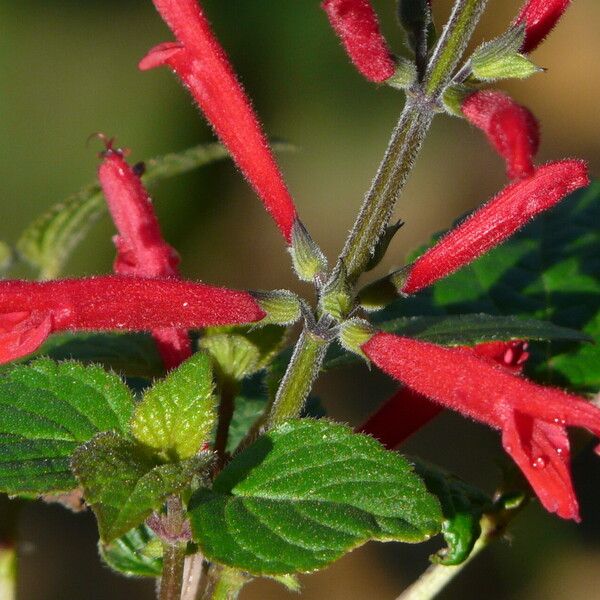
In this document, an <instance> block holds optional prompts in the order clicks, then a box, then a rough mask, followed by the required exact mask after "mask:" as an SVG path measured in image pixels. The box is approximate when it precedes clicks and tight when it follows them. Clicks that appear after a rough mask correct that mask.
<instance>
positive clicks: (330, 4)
mask: <svg viewBox="0 0 600 600" xmlns="http://www.w3.org/2000/svg"><path fill="white" fill-rule="evenodd" d="M321 7H322V8H323V10H324V11H325V12H326V13H327V16H328V17H329V22H330V23H331V26H332V27H333V29H334V30H335V32H336V33H337V34H338V36H339V37H340V39H341V40H342V43H343V44H344V47H345V48H346V52H347V53H348V55H349V56H350V59H351V60H352V62H353V63H354V66H355V67H356V68H357V69H358V70H359V71H360V73H361V74H362V75H363V76H364V77H366V78H367V79H368V80H370V81H374V82H375V83H382V82H383V81H386V80H387V79H389V78H390V77H391V76H392V75H393V74H394V73H395V71H396V63H395V62H394V59H393V58H392V55H391V52H390V49H389V47H388V45H387V42H386V41H385V39H384V37H383V36H382V35H381V32H380V30H379V23H378V22H377V15H376V14H375V11H374V10H373V7H372V6H371V3H370V2H369V0H325V1H324V2H323V3H322V4H321Z"/></svg>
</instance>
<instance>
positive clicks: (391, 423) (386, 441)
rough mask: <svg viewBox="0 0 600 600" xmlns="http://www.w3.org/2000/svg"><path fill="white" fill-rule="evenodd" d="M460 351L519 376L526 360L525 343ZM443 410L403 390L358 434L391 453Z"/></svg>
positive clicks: (467, 347) (427, 400)
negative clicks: (491, 362) (483, 359)
mask: <svg viewBox="0 0 600 600" xmlns="http://www.w3.org/2000/svg"><path fill="white" fill-rule="evenodd" d="M463 349H464V350H465V351H467V352H471V353H473V354H474V355H475V356H480V357H483V358H487V359H489V360H491V361H494V362H496V363H497V364H499V365H502V366H503V367H505V368H507V369H510V370H511V371H513V372H514V373H521V372H522V370H523V364H524V363H525V361H526V360H527V358H528V357H529V354H528V353H527V352H526V349H527V343H526V342H522V341H512V342H486V343H483V344H477V345H476V346H473V347H470V346H464V347H463ZM443 409H444V407H443V406H441V405H439V404H435V403H434V402H431V400H429V399H428V398H427V397H426V396H423V395H422V394H419V393H417V392H415V391H413V390H411V389H410V388H408V387H402V388H400V389H399V390H398V391H397V392H396V393H395V394H394V395H393V396H392V397H391V398H390V399H389V400H387V401H386V402H384V403H383V404H382V405H381V406H380V407H379V408H378V409H377V411H376V412H375V413H373V414H372V415H371V416H370V417H369V418H368V419H367V420H366V421H365V422H364V423H363V424H362V425H361V426H360V427H359V428H358V429H357V431H358V432H359V433H366V434H368V435H371V436H373V437H374V438H375V439H377V440H379V442H381V443H382V444H383V445H384V446H385V447H386V448H387V449H388V450H393V449H394V448H397V447H398V446H399V445H400V444H402V443H403V442H404V441H405V440H406V439H407V438H409V437H410V436H411V435H412V434H413V433H416V432H417V431H419V429H421V428H422V427H424V426H425V425H427V423H429V421H431V420H432V419H434V418H435V417H437V415H438V414H439V413H440V412H442V410H443Z"/></svg>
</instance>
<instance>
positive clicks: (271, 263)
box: [0, 0, 600, 600]
mask: <svg viewBox="0 0 600 600" xmlns="http://www.w3.org/2000/svg"><path fill="white" fill-rule="evenodd" d="M203 4H204V6H205V8H206V11H207V13H208V14H209V16H210V18H211V20H212V22H213V24H214V28H215V30H216V31H217V33H218V35H219V37H220V39H221V40H222V42H223V45H224V46H225V47H226V49H227V51H228V52H229V54H230V56H231V58H232V61H233V63H234V64H235V66H236V69H237V70H238V72H239V74H240V77H241V79H242V80H243V82H244V84H245V86H246V88H247V91H248V93H249V94H250V95H251V97H252V98H253V100H254V103H255V106H256V108H257V111H258V112H259V114H260V115H261V118H262V120H263V122H264V124H265V128H266V130H267V131H268V132H269V135H273V136H277V137H281V138H284V139H286V140H289V141H291V142H293V143H294V144H295V145H296V146H297V147H298V151H297V152H295V153H291V154H290V153H288V154H285V155H281V156H280V162H281V165H282V169H283V171H284V173H285V177H286V180H287V182H288V183H289V186H290V189H291V190H292V192H293V194H294V197H295V199H296V203H297V206H298V208H299V212H300V213H301V215H302V219H303V221H304V222H305V223H306V225H307V226H308V228H309V229H310V231H311V233H312V235H313V237H315V239H316V240H318V242H319V243H320V244H321V246H322V247H323V249H324V250H325V251H326V252H327V254H328V255H329V256H330V257H334V256H335V255H336V253H337V252H338V251H339V249H340V247H341V245H342V243H343V240H344V237H345V235H346V232H347V230H348V228H349V227H350V226H351V223H352V221H353V218H354V215H355V212H356V210H357V209H358V207H359V205H360V201H361V198H362V196H363V194H364V192H365V191H366V189H367V188H368V186H369V183H370V180H371V178H372V176H373V174H374V171H375V169H376V167H377V164H378V163H379V160H380V158H381V156H382V154H383V151H384V149H385V146H386V143H387V139H388V136H389V132H390V131H391V129H392V127H393V125H394V123H395V120H396V118H397V116H398V115H399V113H400V110H401V107H402V102H403V100H402V96H401V95H400V94H398V93H396V92H394V91H393V90H389V89H384V88H378V87H376V86H373V85H370V84H368V83H367V82H365V81H363V80H362V79H361V77H360V76H359V75H358V73H357V72H356V71H355V70H354V69H353V68H352V67H351V65H350V64H349V62H348V61H347V60H346V57H345V55H344V53H343V51H342V50H341V48H340V46H339V44H338V42H337V40H336V38H335V37H334V36H333V35H332V32H331V31H330V29H329V27H328V24H327V21H326V18H325V16H324V14H323V13H322V11H321V10H320V9H319V6H318V0H284V1H275V0H226V1H224V0H205V1H204V2H203ZM374 4H375V5H376V8H377V9H378V11H379V14H380V16H381V20H382V26H383V29H384V31H385V33H386V35H387V37H388V40H389V41H390V44H391V45H392V46H393V47H394V49H396V50H398V51H399V50H400V49H401V48H402V45H403V38H402V34H401V32H400V30H399V29H398V28H397V27H396V24H395V20H394V1H393V0H378V1H374ZM434 5H435V13H436V17H437V22H438V24H441V23H442V22H443V20H444V19H445V18H446V17H447V15H448V10H449V6H450V1H449V0H445V1H442V0H436V2H435V3H434ZM519 5H520V2H519V0H490V3H489V10H488V11H487V13H486V15H485V17H484V19H483V22H482V25H481V27H480V28H479V30H478V32H477V34H476V40H477V41H480V40H482V39H490V38H491V37H492V36H494V35H496V34H499V33H501V32H502V31H503V30H504V29H505V28H506V26H507V24H508V23H509V22H510V20H511V19H512V17H513V15H514V14H515V13H516V11H517V9H518V7H519ZM0 22H1V26H0V31H1V35H0V82H1V86H2V87H1V90H0V91H1V93H0V117H1V118H0V148H1V156H0V192H1V196H0V198H1V199H2V203H3V211H4V218H2V219H0V239H5V240H7V241H10V242H14V241H15V240H16V237H17V235H18V233H19V232H20V231H21V229H22V228H23V227H24V226H25V225H26V224H27V223H28V222H29V221H30V220H31V219H32V218H33V217H34V216H35V215H37V214H38V213H39V212H41V211H42V210H44V209H46V208H47V207H49V206H50V205H52V204H53V203H54V202H56V201H58V200H60V199H62V198H64V197H66V196H68V195H69V194H70V193H72V192H74V191H76V190H77V189H79V188H80V187H81V186H82V185H83V184H85V183H87V182H89V181H90V180H92V179H93V178H94V176H95V168H96V165H97V162H98V161H97V158H96V151H97V150H96V149H95V145H94V144H92V145H91V146H90V147H86V144H85V142H86V138H87V137H88V136H89V135H90V134H91V133H93V132H97V131H102V132H105V133H106V134H108V135H115V136H117V137H118V141H119V143H120V144H121V145H123V146H127V147H130V148H131V149H132V158H133V159H134V160H141V159H144V158H148V157H150V156H154V155H157V154H163V153H166V152H170V151H175V150H178V149H183V148H186V147H188V146H191V145H193V144H196V143H199V142H200V141H203V140H210V139H212V135H211V132H210V130H209V128H208V127H207V126H206V124H205V123H204V121H203V120H202V118H201V117H200V116H199V115H198V113H197V112H196V110H195V109H194V107H193V106H192V104H191V102H190V99H189V98H188V97H187V95H186V93H185V92H184V91H183V90H182V89H181V88H180V87H179V85H178V84H177V82H176V81H175V80H174V79H173V77H172V76H171V75H170V74H169V73H168V72H167V71H166V70H157V71H152V72H149V73H141V72H139V71H138V70H137V68H136V64H137V62H138V60H139V59H140V58H141V57H142V56H143V55H144V53H145V52H146V50H147V49H148V48H150V47H151V46H152V45H154V44H156V43H158V42H161V41H164V40H166V39H170V34H169V32H168V31H167V30H166V28H165V27H164V25H163V24H162V23H161V21H160V19H159V18H158V16H157V15H156V13H155V12H154V10H153V7H152V4H151V2H150V0H103V1H100V0H83V1H76V0H19V1H18V2H9V1H8V0H1V1H0ZM599 22H600V5H599V4H598V2H597V0H577V2H574V3H573V6H572V8H571V9H570V11H569V12H568V13H567V15H566V17H565V18H564V20H563V22H562V23H561V25H560V27H559V28H558V29H557V31H556V32H555V33H554V34H553V35H552V36H551V37H550V38H549V40H548V41H547V42H546V43H545V44H544V45H543V46H542V47H541V48H540V49H539V50H538V51H537V52H536V53H535V55H534V59H535V61H536V62H537V63H538V64H539V65H541V66H544V67H548V71H547V72H546V73H544V74H542V75H538V76H536V77H534V78H532V79H530V80H527V81H525V82H517V83H510V84H507V85H506V86H505V89H508V91H510V93H511V94H513V95H514V96H515V98H517V99H518V100H519V101H521V102H522V103H524V104H526V105H527V106H529V107H530V108H531V109H532V110H533V111H534V113H535V114H536V115H537V116H538V117H539V119H540V120H541V123H542V133H543V141H542V147H541V151H540V156H539V160H540V161H546V160H549V159H556V158H561V157H565V156H577V157H583V158H586V159H588V160H589V162H590V165H591V169H592V173H594V174H596V175H597V174H598V173H600V135H599V133H600V111H599V110H598V107H597V103H598V97H600V78H599V77H598V74H599V69H598V62H597V61H598V57H599V55H600V38H599V37H598V35H597V24H598V23H599ZM504 181H505V175H504V171H503V165H502V163H501V161H500V160H499V159H498V158H497V157H496V156H495V155H494V153H493V152H492V151H491V150H490V149H489V148H488V146H487V143H486V142H485V140H484V139H483V136H482V135H481V134H480V133H479V132H477V131H475V130H473V129H472V128H470V127H468V126H467V125H466V124H465V123H464V122H461V121H459V120H457V119H451V118H438V119H437V120H436V122H435V124H434V127H433V130H432V133H431V135H430V137H429V139H428V141H427V142H426V144H425V147H424V150H423V151H422V154H421V156H420V159H419V161H418V164H417V167H416V169H415V171H414V173H413V175H412V176H411V179H410V181H409V185H408V187H407V190H406V193H405V194H404V197H403V200H402V202H401V203H400V205H399V207H398V211H397V215H398V217H402V218H403V219H404V220H405V221H406V223H407V224H406V226H405V227H404V228H403V229H402V231H401V233H400V234H399V235H398V236H397V239H396V240H395V241H394V243H393V245H392V247H391V249H390V251H389V253H388V258H387V259H386V260H385V261H384V262H383V263H382V264H381V265H380V266H379V267H378V270H377V273H385V272H387V271H388V270H389V269H390V268H392V267H393V266H399V265H401V264H402V262H403V257H404V256H405V254H406V252H407V251H408V250H410V249H411V248H413V247H414V246H415V245H416V244H418V243H419V242H420V241H423V240H424V239H425V238H426V237H427V236H428V235H429V234H430V233H431V232H433V231H435V230H437V229H441V228H445V227H447V226H448V225H449V224H450V222H451V221H452V220H453V219H454V218H456V216H458V215H459V214H461V213H463V212H464V211H465V210H468V209H469V208H472V207H473V206H475V205H477V204H478V203H480V202H481V201H483V200H485V199H486V198H488V197H489V196H491V195H492V194H493V193H494V192H495V191H497V190H498V189H499V187H500V186H502V185H503V184H504ZM154 199H155V201H156V206H157V211H158V213H159V216H160V218H161V221H162V223H163V229H164V233H165V237H166V238H167V239H168V241H169V242H170V243H172V244H173V245H174V246H176V247H177V248H178V249H179V251H180V253H181V255H182V270H183V272H184V273H185V275H187V276H189V277H193V278H196V279H203V280H206V281H208V282H211V283H218V284H226V285H229V286H232V287H241V288H258V289H270V288H281V287H288V288H291V289H295V290H297V291H301V292H303V293H307V292H309V290H308V289H307V288H303V287H302V286H300V285H299V284H297V283H296V282H295V280H294V278H293V276H292V274H291V271H290V268H289V260H288V256H287V254H286V252H285V250H284V247H283V244H282V242H281V239H280V237H279V234H278V233H277V231H276V229H275V227H274V226H273V225H272V223H271V222H270V221H269V219H268V218H267V216H266V215H265V213H264V211H263V209H262V206H261V204H260V202H259V201H258V200H257V198H256V197H255V196H254V194H253V193H252V191H251V190H250V189H249V188H248V187H247V186H246V185H245V183H244V182H243V180H242V179H241V177H240V176H239V174H238V173H237V172H236V170H235V168H234V167H233V166H232V165H231V163H228V162H226V163H220V164H217V165H213V166H210V167H208V168H205V169H203V170H202V171H199V172H197V173H194V174H191V175H188V176H184V177H181V178H179V179H177V180H170V181H168V182H166V183H164V184H162V185H160V186H158V187H157V188H156V191H155V193H154ZM111 235H112V228H111V224H110V222H109V221H108V219H104V220H103V221H102V222H101V223H100V224H99V225H98V226H96V227H95V229H94V232H93V234H92V235H91V236H90V237H89V238H88V239H87V240H86V241H85V242H84V243H83V244H82V245H81V246H80V247H79V248H78V250H77V252H76V255H75V256H74V258H73V260H72V261H71V262H70V263H69V268H68V274H71V275H83V274H86V275H89V274H96V273H106V272H109V271H110V269H111V262H112V259H113V255H114V250H113V247H112V244H111V240H110V238H111ZM318 388H319V393H320V394H321V396H322V397H323V398H324V400H325V402H326V404H327V405H328V407H329V409H330V412H331V414H332V415H334V416H335V417H337V418H339V419H341V420H346V421H349V422H351V423H357V422H358V421H360V419H361V418H362V417H363V416H364V415H366V414H367V413H368V412H369V411H370V410H371V409H372V408H373V407H374V406H376V405H377V403H378V402H379V401H381V399H382V398H384V397H385V395H386V394H387V393H388V392H389V391H390V390H391V389H393V385H392V384H390V383H389V382H388V381H386V380H385V379H384V378H383V377H380V376H376V375H372V376H369V377H366V371H359V372H358V373H357V372H345V373H342V374H341V375H338V376H336V377H329V376H328V377H326V378H324V379H323V381H321V382H320V383H319V385H318ZM498 450H499V440H498V436H497V435H495V434H493V433H491V432H488V431H487V430H485V429H484V428H482V427H479V426H476V425H474V424H471V423H468V422H465V421H464V420H462V419H460V418H458V417H455V416H452V415H443V416H442V417H441V418H439V419H438V420H437V421H436V422H434V423H433V424H431V425H430V426H429V427H427V428H426V429H425V430H424V431H423V432H421V433H419V434H418V435H417V436H415V438H414V439H413V440H411V442H410V443H409V444H407V447H406V451H407V452H408V453H416V454H420V455H422V456H424V457H426V458H429V459H432V460H438V461H439V462H440V463H441V464H443V465H444V466H446V467H447V468H449V469H454V470H455V471H456V472H457V473H458V474H460V475H462V476H464V477H466V478H468V479H470V480H472V481H474V482H477V483H480V484H481V485H484V486H486V487H488V489H492V487H493V484H494V482H495V481H497V477H498V469H497V464H496V459H497V457H498V454H499V452H498ZM599 476H600V464H599V463H598V461H596V464H594V461H593V458H590V455H589V454H588V456H586V457H584V458H583V459H582V461H580V462H578V463H577V464H576V465H575V477H576V483H577V488H578V491H579V492H580V494H581V498H582V513H583V518H584V523H583V525H581V526H577V525H575V524H573V523H565V522H562V521H560V520H559V519H556V518H554V517H550V516H549V515H546V514H544V513H543V512H542V511H541V510H539V509H538V508H537V507H532V508H530V509H528V511H527V512H526V514H525V515H524V516H523V517H522V518H521V519H520V521H518V522H517V523H516V524H515V526H514V528H513V529H512V530H511V537H512V539H511V541H510V542H507V543H498V544H496V546H495V547H493V548H492V549H491V550H489V551H488V552H487V553H486V554H485V555H484V556H482V557H481V558H480V559H478V561H477V562H476V563H475V564H473V565H472V566H471V567H469V568H468V569H467V571H466V572H465V573H464V574H463V575H461V577H460V578H459V579H458V580H457V581H456V583H454V584H452V585H451V586H450V587H449V588H448V589H447V591H446V592H445V593H444V594H443V595H442V598H448V599H451V598H457V599H458V598H460V599H466V600H469V599H473V600H475V599H479V598H482V597H486V598H488V599H490V600H494V599H504V598H511V599H512V598H514V599H523V600H525V599H527V600H531V599H538V598H539V599H542V598H543V599H544V600H553V599H561V600H562V599H569V600H578V599H580V598H581V599H584V598H585V599H586V600H588V599H590V598H596V597H599V592H598V590H599V589H600V569H599V568H598V567H599V565H600V512H599V511H598V505H599V504H600V502H599V501H600V491H599V490H598V485H597V483H596V482H597V481H598V477H599ZM95 543H96V532H95V526H94V523H93V521H92V519H91V518H90V517H89V515H87V516H86V515H70V514H68V513H67V512H66V511H64V510H62V509H60V508H57V507H53V506H43V505H41V504H38V503H36V504H31V505H30V506H29V507H28V508H27V509H26V510H25V512H24V515H23V520H22V525H21V542H20V552H21V556H22V561H21V568H22V571H21V581H20V593H21V595H20V598H21V599H22V600H38V599H43V600H78V599H81V598H86V599H88V600H96V599H97V600H101V599H102V600H104V599H109V598H110V599H120V598H128V599H134V598H135V599H137V598H140V599H142V598H148V599H149V598H151V597H152V593H153V592H152V583H151V582H139V581H127V580H123V579H119V578H118V577H117V576H114V575H112V574H111V573H110V572H109V571H108V570H107V569H106V568H104V567H102V566H100V564H99V562H98V560H97V558H96V549H95ZM439 545H440V542H439V540H435V541H434V542H432V543H430V544H428V545H426V546H420V547H415V548H410V547H407V546H400V545H395V544H388V545H368V546H366V547H364V548H362V549H360V550H358V551H355V552H354V553H352V554H350V555H349V556H347V557H346V558H344V559H343V560H341V561H340V562H339V563H337V564H336V565H334V566H333V567H332V568H330V569H328V570H326V571H324V572H322V573H318V574H316V575H313V576H311V577H306V578H303V581H304V584H305V592H306V595H305V596H304V597H306V598H310V599H317V598H327V599H332V600H337V599H340V600H341V599H342V598H343V599H345V600H355V599H356V600H358V599H367V598H373V599H377V600H379V599H380V598H381V599H385V598H390V599H391V598H394V597H395V596H396V595H397V594H398V593H399V592H400V591H401V590H402V588H403V587H404V586H406V585H407V584H408V583H409V582H410V581H411V580H412V579H413V578H414V577H415V576H416V575H417V574H418V573H419V572H420V571H421V570H423V569H424V568H425V567H426V564H427V556H428V554H429V553H431V552H433V551H435V550H436V549H437V548H438V547H439ZM244 597H245V598H248V599H250V598H257V599H258V598H262V599H266V600H269V599H275V598H284V597H287V594H286V592H285V591H283V588H280V587H278V586H276V585H275V584H271V583H268V582H257V583H254V584H252V585H251V586H250V587H249V588H248V590H247V591H246V592H245V595H244Z"/></svg>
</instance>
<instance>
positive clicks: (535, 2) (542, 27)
mask: <svg viewBox="0 0 600 600" xmlns="http://www.w3.org/2000/svg"><path fill="white" fill-rule="evenodd" d="M569 4H571V0H529V1H528V2H526V3H525V5H524V6H523V8H522V9H521V12H520V13H519V15H518V17H517V19H516V21H515V24H517V25H519V24H521V23H525V41H524V42H523V46H522V47H521V51H522V52H525V53H527V52H531V51H532V50H535V49H536V48H537V47H538V46H539V45H540V43H541V42H542V41H544V38H545V37H546V36H547V35H548V34H549V33H550V32H551V31H552V30H553V29H554V26H555V25H556V23H558V20H559V19H560V18H561V17H562V15H563V13H564V12H565V10H567V8H569Z"/></svg>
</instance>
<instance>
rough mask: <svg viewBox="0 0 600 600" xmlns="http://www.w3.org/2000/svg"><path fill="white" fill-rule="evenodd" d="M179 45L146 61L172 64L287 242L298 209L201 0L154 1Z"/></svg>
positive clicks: (164, 47) (146, 64) (151, 54)
mask: <svg viewBox="0 0 600 600" xmlns="http://www.w3.org/2000/svg"><path fill="white" fill-rule="evenodd" d="M154 4H155V6H156V8H157V10H158V11H159V12H160V14H161V15H162V17H163V19H164V20H165V21H166V23H167V24H168V25H169V27H170V28H171V29H172V30H173V32H174V33H175V36H176V37H177V39H178V40H179V43H167V44H161V45H160V46H157V47H156V48H154V49H152V50H151V51H150V52H149V54H148V55H147V56H146V57H145V58H143V59H142V61H141V62H140V69H142V70H147V69H152V68H154V67H158V66H162V65H167V66H169V67H170V68H171V69H172V70H173V71H175V73H176V74H177V75H178V77H179V78H180V79H181V80H182V81H183V83H184V85H185V86H186V87H187V88H188V89H189V91H190V92H191V94H192V95H193V97H194V98H195V100H196V102H197V103H198V105H199V107H200V109H201V110H202V112H203V113H204V114H205V116H206V118H207V119H208V121H209V122H210V123H211V125H212V126H213V127H214V130H215V132H216V134H217V135H218V136H219V138H220V139H221V141H222V142H223V144H225V146H226V147H227V148H228V150H229V151H230V152H231V155H232V157H233V159H234V160H235V162H236V163H237V164H238V166H239V168H240V169H241V171H242V173H243V174H244V176H245V177H246V178H247V179H248V181H249V182H250V183H251V184H252V186H253V187H254V189H255V190H256V192H257V194H258V195H259V196H260V198H261V199H262V201H263V203H264V205H265V207H266V209H267V211H268V212H269V213H270V215H271V216H272V217H273V219H274V220H275V223H276V224H277V226H278V227H279V229H280V230H281V233H282V234H283V235H284V237H285V239H286V241H287V242H288V243H289V242H290V240H291V236H292V227H293V224H294V221H295V220H296V208H295V207H294V202H293V200H292V198H291V196H290V193H289V191H288V190H287V188H286V186H285V183H284V182H283V178H282V176H281V173H280V171H279V168H278V166H277V164H276V162H275V158H274V157H273V154H272V153H271V150H270V148H269V145H268V143H267V140H266V137H265V135H264V133H263V132H262V130H261V127H260V124H259V122H258V119H257V118H256V115H255V114H254V111H253V110H252V106H251V104H250V101H249V99H248V98H247V96H246V94H245V93H244V90H243V89H242V86H241V85H240V83H239V82H238V80H237V78H236V76H235V73H234V72H233V69H232V68H231V65H230V64H229V61H228V59H227V56H226V54H225V52H224V50H223V49H222V48H221V46H220V45H219V42H218V41H217V39H216V38H215V36H214V35H213V33H212V31H211V29H210V25H209V23H208V21H207V20H206V17H205V16H204V13H203V12H202V10H201V8H200V6H199V5H198V3H197V2H196V0H154Z"/></svg>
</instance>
